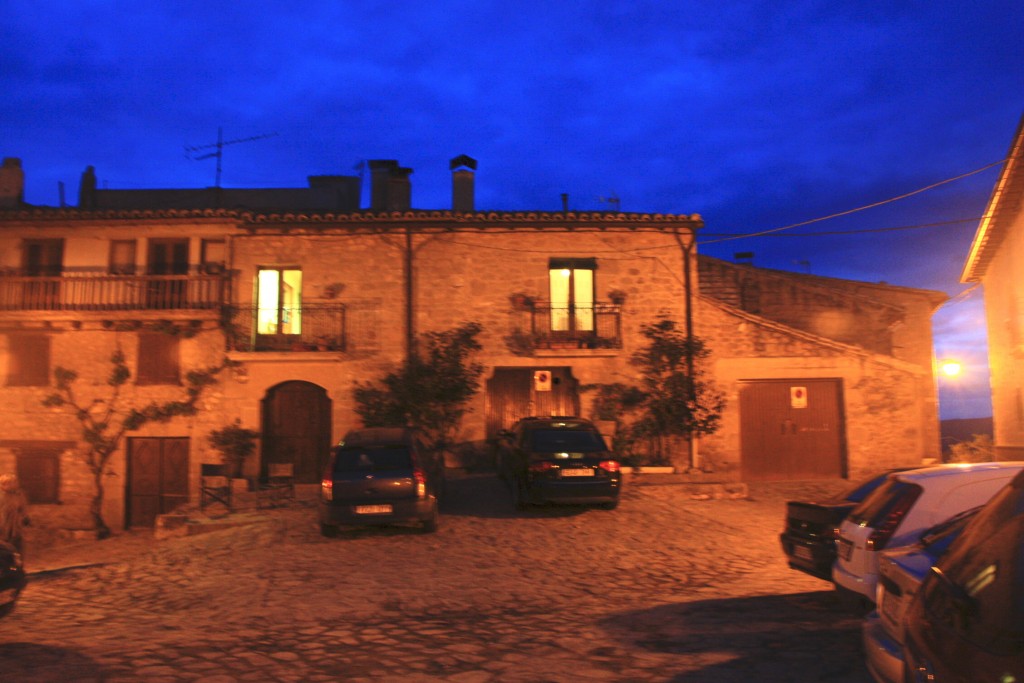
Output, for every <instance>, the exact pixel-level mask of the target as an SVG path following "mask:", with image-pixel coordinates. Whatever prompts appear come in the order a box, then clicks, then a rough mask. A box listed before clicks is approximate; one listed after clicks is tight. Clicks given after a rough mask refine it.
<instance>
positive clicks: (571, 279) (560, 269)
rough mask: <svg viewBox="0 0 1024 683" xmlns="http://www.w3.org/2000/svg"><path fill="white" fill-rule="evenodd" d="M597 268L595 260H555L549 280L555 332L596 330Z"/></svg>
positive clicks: (550, 267) (552, 324)
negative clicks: (595, 276)
mask: <svg viewBox="0 0 1024 683" xmlns="http://www.w3.org/2000/svg"><path fill="white" fill-rule="evenodd" d="M596 269H597V263H596V261H595V259H551V261H550V262H549V264H548V281H549V283H550V287H551V330H552V331H553V332H593V331H594V271H595V270H596Z"/></svg>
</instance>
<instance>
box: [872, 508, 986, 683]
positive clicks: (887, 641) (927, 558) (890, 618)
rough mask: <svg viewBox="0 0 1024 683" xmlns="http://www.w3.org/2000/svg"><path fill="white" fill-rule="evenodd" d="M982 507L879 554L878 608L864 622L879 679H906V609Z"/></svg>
mask: <svg viewBox="0 0 1024 683" xmlns="http://www.w3.org/2000/svg"><path fill="white" fill-rule="evenodd" d="M980 509H981V508H971V509H969V510H965V511H964V512H961V513H960V514H957V515H953V517H951V518H950V519H947V520H945V521H942V522H939V523H938V524H936V525H935V526H933V527H932V528H931V529H929V530H928V531H926V532H925V533H924V535H922V536H921V540H920V541H918V542H917V543H914V544H913V545H908V546H901V547H899V548H893V549H891V550H883V551H882V554H881V555H879V557H878V589H877V591H876V595H877V596H878V597H877V598H876V600H875V604H876V605H877V609H876V611H874V612H872V613H871V614H869V615H868V616H867V617H866V618H865V619H864V623H863V624H862V625H861V634H862V635H863V637H864V654H865V655H866V657H867V665H868V671H870V672H871V675H872V676H874V678H875V680H876V681H878V683H903V613H904V611H905V610H906V609H907V605H909V604H910V601H911V599H913V597H914V593H916V592H917V589H918V588H919V587H920V585H921V582H922V581H924V578H925V577H926V576H927V575H928V572H929V571H930V570H931V568H932V565H934V564H935V563H936V562H938V560H939V558H940V557H942V555H943V554H944V553H945V552H946V551H947V550H948V549H949V547H950V546H951V545H952V544H953V541H955V540H956V539H957V538H959V537H960V534H961V533H963V530H964V529H965V528H966V527H967V524H968V523H969V522H970V521H971V520H972V519H974V516H975V515H977V514H978V511H979V510H980Z"/></svg>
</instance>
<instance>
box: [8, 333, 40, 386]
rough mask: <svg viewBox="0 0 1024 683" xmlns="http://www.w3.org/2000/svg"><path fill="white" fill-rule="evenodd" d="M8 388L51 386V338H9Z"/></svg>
mask: <svg viewBox="0 0 1024 683" xmlns="http://www.w3.org/2000/svg"><path fill="white" fill-rule="evenodd" d="M7 346H8V353H7V386H9V387H46V386H49V385H50V338H49V337H48V336H47V335H45V334H11V335H8V336H7Z"/></svg>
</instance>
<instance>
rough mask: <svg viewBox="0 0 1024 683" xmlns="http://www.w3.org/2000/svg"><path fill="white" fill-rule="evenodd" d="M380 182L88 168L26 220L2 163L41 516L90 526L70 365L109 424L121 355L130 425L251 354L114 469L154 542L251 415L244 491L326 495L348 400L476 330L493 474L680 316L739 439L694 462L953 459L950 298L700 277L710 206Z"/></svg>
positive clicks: (351, 422) (6, 449) (858, 465)
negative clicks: (233, 185) (502, 447)
mask: <svg viewBox="0 0 1024 683" xmlns="http://www.w3.org/2000/svg"><path fill="white" fill-rule="evenodd" d="M15 161H16V160H15ZM368 166H369V177H370V188H369V190H370V191H369V195H370V206H369V207H368V208H365V209H364V208H360V207H359V201H358V198H359V197H360V189H359V178H352V177H346V176H316V177H312V178H310V186H309V187H308V188H293V189H280V190H268V191H262V190H260V191H257V190H228V189H220V188H213V189H207V190H137V191H119V190H101V189H97V188H96V182H95V174H94V171H93V170H92V169H91V168H90V169H87V171H86V173H85V174H84V175H83V180H82V188H81V192H80V197H79V199H80V201H79V204H80V206H78V207H76V208H46V207H31V206H26V205H24V203H23V202H22V200H21V185H20V184H19V182H20V183H23V180H19V179H21V178H22V176H21V167H20V162H19V163H14V161H11V163H9V164H8V162H5V163H4V168H3V169H2V171H0V173H5V174H7V172H8V171H11V172H10V173H9V174H7V175H2V176H0V190H2V193H3V197H0V345H2V350H0V351H2V352H0V361H2V362H0V373H3V376H4V378H5V380H4V382H3V387H2V389H0V392H2V395H3V397H4V401H3V402H2V403H0V415H2V417H3V419H4V421H5V425H6V429H5V433H4V435H3V438H2V439H0V471H8V470H15V471H17V472H18V474H19V475H20V476H21V477H22V479H23V480H24V481H25V482H26V487H27V488H28V489H29V492H30V495H31V497H32V502H33V507H34V516H35V517H36V518H37V519H40V520H42V521H43V522H44V523H48V524H53V525H56V526H63V527H72V528H73V527H76V526H83V525H86V524H87V519H88V516H87V505H88V500H89V496H90V495H91V490H92V479H91V476H90V475H89V473H88V470H87V469H86V468H85V466H84V465H83V464H82V462H81V459H80V457H79V456H80V453H81V452H82V449H83V444H82V441H81V440H82V433H81V429H80V427H79V425H78V423H77V421H76V420H75V419H74V418H73V416H71V415H69V414H68V413H67V411H66V410H62V409H59V408H53V407H45V406H44V405H43V401H44V399H45V398H46V396H47V395H49V394H51V393H52V392H53V389H54V387H53V370H54V369H55V368H56V367H58V366H61V367H66V368H69V369H73V370H75V371H77V372H78V373H79V375H80V377H79V379H78V381H77V382H76V384H75V389H76V392H77V393H78V396H79V397H80V398H81V399H82V400H85V401H92V400H94V399H95V400H96V402H95V403H94V404H93V405H94V407H95V409H96V410H97V411H100V410H102V409H103V407H104V406H105V405H108V404H109V403H103V402H102V401H108V402H109V401H110V387H109V386H108V385H107V384H106V378H107V377H108V376H109V373H110V370H111V364H110V361H109V358H110V356H111V354H112V353H113V352H114V351H115V350H118V349H119V350H121V351H122V352H123V353H124V355H125V357H126V361H127V364H128V366H129V368H130V369H131V371H132V374H133V378H132V382H130V383H129V384H128V385H127V386H125V387H124V389H123V391H122V394H121V396H120V399H119V400H120V401H121V402H122V405H130V406H135V407H138V408H141V407H143V406H145V405H148V404H150V403H161V402H167V401H175V400H181V399H182V397H183V394H184V391H185V388H184V386H183V384H184V379H185V378H186V377H187V376H188V373H189V372H192V371H195V370H198V369H203V368H209V367H212V366H215V365H217V364H219V363H220V362H221V361H222V359H223V358H225V357H227V358H228V359H230V360H231V361H233V364H232V367H231V368H229V369H226V370H224V371H222V372H221V373H219V374H218V376H217V381H216V382H215V383H214V384H212V385H210V386H209V387H207V388H206V389H205V391H204V392H203V394H202V395H201V397H200V400H199V403H198V408H199V410H198V412H197V413H196V414H195V415H192V416H188V417H176V418H174V419H172V420H170V421H167V422H150V423H148V424H146V425H145V426H144V427H142V428H141V429H138V430H134V431H131V432H129V433H128V434H127V435H126V436H127V438H126V439H125V442H124V444H123V447H122V448H121V449H119V451H118V452H117V453H116V454H115V457H114V458H113V460H112V462H111V464H110V468H109V470H110V471H109V473H108V474H107V475H105V476H104V483H105V489H106V500H105V508H104V512H105V518H106V519H107V521H108V523H110V524H111V526H113V527H115V528H119V527H127V526H144V525H149V524H152V522H153V519H154V518H155V516H156V515H158V514H161V513H164V512H168V511H170V510H171V509H173V508H174V507H175V506H177V505H179V504H181V503H182V502H185V501H188V500H194V499H195V498H196V496H197V492H198V486H199V484H198V481H199V471H200V466H201V465H202V464H204V463H215V462H218V455H217V454H216V453H215V452H213V451H212V450H211V448H210V444H209V441H208V435H209V433H210V431H211V430H213V429H216V428H220V427H223V426H225V425H227V424H230V423H232V422H233V421H235V420H236V419H237V420H239V421H240V422H241V424H242V425H243V426H246V427H249V428H252V429H255V430H257V431H259V432H260V434H261V437H260V444H259V446H260V447H259V452H258V457H256V458H254V459H252V461H250V462H248V463H246V469H245V474H246V475H247V476H249V477H253V478H257V477H259V476H260V475H261V474H262V473H264V472H265V470H266V466H267V465H268V464H269V463H277V462H282V463H289V464H291V465H293V467H294V471H295V476H296V478H297V480H298V481H299V482H304V483H308V484H315V483H316V482H318V481H319V476H320V473H321V470H322V467H323V463H324V460H325V456H326V453H327V450H328V447H329V445H330V444H331V443H332V442H334V441H336V440H337V439H338V438H340V437H341V436H342V435H343V434H344V433H345V431H347V430H348V429H349V428H351V427H353V426H357V423H358V418H357V416H356V414H355V412H354V403H353V398H352V389H353V386H354V384H355V383H356V382H357V381H368V380H374V379H377V378H379V377H381V376H382V375H383V374H384V373H386V372H388V371H390V370H393V369H395V368H396V367H397V366H398V365H399V364H400V363H401V361H402V359H403V358H405V356H406V354H407V353H408V350H409V347H410V344H411V343H412V340H414V339H415V338H416V336H417V335H419V334H421V333H423V332H428V331H439V330H444V329H448V328H451V327H453V326H455V325H458V324H460V323H462V322H468V321H475V322H478V323H480V324H481V325H482V328H483V332H482V333H481V335H480V339H479V340H480V342H481V343H482V345H483V351H482V352H481V353H480V354H479V356H478V360H479V361H480V362H482V363H483V364H484V365H485V367H486V371H485V375H484V380H483V385H482V387H481V392H480V393H479V395H478V396H477V398H476V399H475V400H474V402H473V405H472V406H471V412H470V414H469V416H468V417H467V419H466V420H465V421H464V424H463V434H462V437H463V441H464V443H465V445H466V448H465V449H464V450H463V452H462V453H460V454H455V455H453V458H454V459H453V460H452V462H451V463H450V464H452V465H459V464H461V461H460V460H458V458H460V457H466V458H468V457H470V456H471V455H473V454H475V455H476V457H485V456H486V452H487V451H486V447H485V444H486V443H487V440H488V439H489V438H490V437H493V436H494V435H495V434H496V433H497V432H498V431H499V430H500V429H501V428H503V427H506V426H508V425H510V424H511V422H512V421H514V420H515V419H517V418H518V417H521V416H524V415H530V414H582V415H584V416H589V415H590V413H591V405H590V401H591V400H592V398H591V396H590V395H589V393H588V392H585V391H582V390H581V388H582V387H584V386H585V385H588V384H593V383H606V382H631V381H633V380H634V379H635V376H636V369H635V368H634V367H633V366H632V365H631V364H630V362H629V359H630V356H631V355H632V353H633V352H634V351H635V350H636V349H637V348H638V347H639V344H640V341H641V337H640V334H639V332H640V328H641V326H642V325H643V324H645V323H649V322H652V321H654V320H655V319H656V317H657V316H658V315H659V314H662V313H665V314H667V315H669V316H670V317H672V318H673V319H675V320H676V321H679V322H680V323H681V322H682V321H684V320H686V319H687V318H688V313H689V314H690V316H689V319H691V320H692V321H693V324H694V328H695V332H696V334H697V335H698V336H700V337H702V338H704V339H705V340H706V341H707V342H708V344H709V345H710V347H711V348H712V350H713V372H712V374H713V376H714V377H715V379H716V380H717V382H718V384H719V386H720V387H721V388H722V389H723V390H724V392H725V393H726V396H727V398H728V404H727V407H726V414H725V415H724V418H723V426H722V429H721V430H720V431H719V432H718V433H717V434H715V435H714V436H712V437H709V438H708V439H706V440H705V441H704V442H702V443H701V444H700V445H699V446H700V447H699V448H694V449H693V450H692V452H691V453H690V454H688V455H687V457H685V458H680V459H679V460H678V462H677V464H678V465H679V467H680V468H682V469H688V468H691V467H697V468H699V469H702V470H705V471H709V472H710V471H714V472H715V473H716V476H725V477H730V478H735V479H738V478H761V479H765V478H795V477H805V476H849V475H857V474H858V473H860V472H863V471H866V470H870V469H875V468H877V467H880V466H887V465H892V464H914V463H917V462H920V460H921V459H922V458H926V457H934V456H935V455H937V451H938V429H937V417H936V405H935V388H934V384H933V382H932V378H931V329H930V322H929V318H930V315H931V312H932V310H933V309H934V307H935V306H936V305H938V302H939V301H941V295H937V294H936V293H933V292H920V291H917V290H906V289H901V288H894V287H886V286H883V285H870V284H865V283H848V282H843V281H839V280H830V279H827V278H810V277H807V276H796V275H793V274H787V273H777V272H770V271H763V270H760V269H754V268H744V267H740V266H735V265H732V264H726V263H723V262H718V261H714V260H712V259H705V258H703V257H702V258H701V259H700V260H699V262H698V259H697V256H696V253H695V251H696V250H695V248H694V237H695V233H696V231H697V229H699V228H700V227H701V219H700V217H699V216H698V215H696V214H694V215H664V214H640V213H618V212H594V213H576V212H571V211H568V210H565V211H561V212H504V211H482V210H478V209H476V207H475V198H474V196H473V192H474V182H475V168H476V163H475V161H474V160H472V159H470V158H469V157H465V156H462V157H457V158H456V159H454V160H452V163H451V170H452V208H451V209H444V210H417V209H413V208H412V202H411V196H412V190H411V183H410V179H409V176H410V175H411V173H412V171H411V170H410V169H407V168H403V167H401V166H399V165H398V163H397V162H395V161H393V160H377V161H371V162H369V164H368ZM8 175H9V176H10V178H8ZM698 275H699V278H700V279H701V280H703V281H704V285H703V287H702V288H701V289H699V290H698ZM698 291H700V294H698ZM688 306H692V309H691V310H689V311H688ZM538 373H546V374H547V375H548V376H550V378H551V382H550V383H537V382H536V381H535V378H536V376H537V374H538ZM90 410H92V409H90ZM776 432H778V434H776ZM691 456H692V462H691V461H690V460H689V459H688V458H690V457H691Z"/></svg>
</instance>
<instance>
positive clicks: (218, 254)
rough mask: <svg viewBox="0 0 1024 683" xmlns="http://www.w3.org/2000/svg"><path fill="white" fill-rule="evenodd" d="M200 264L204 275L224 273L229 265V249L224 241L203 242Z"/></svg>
mask: <svg viewBox="0 0 1024 683" xmlns="http://www.w3.org/2000/svg"><path fill="white" fill-rule="evenodd" d="M200 263H201V264H202V271H203V272H204V273H207V274H210V275H216V274H219V273H223V272H224V266H225V264H226V263H227V247H226V246H225V243H224V240H203V243H202V253H201V254H200Z"/></svg>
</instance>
